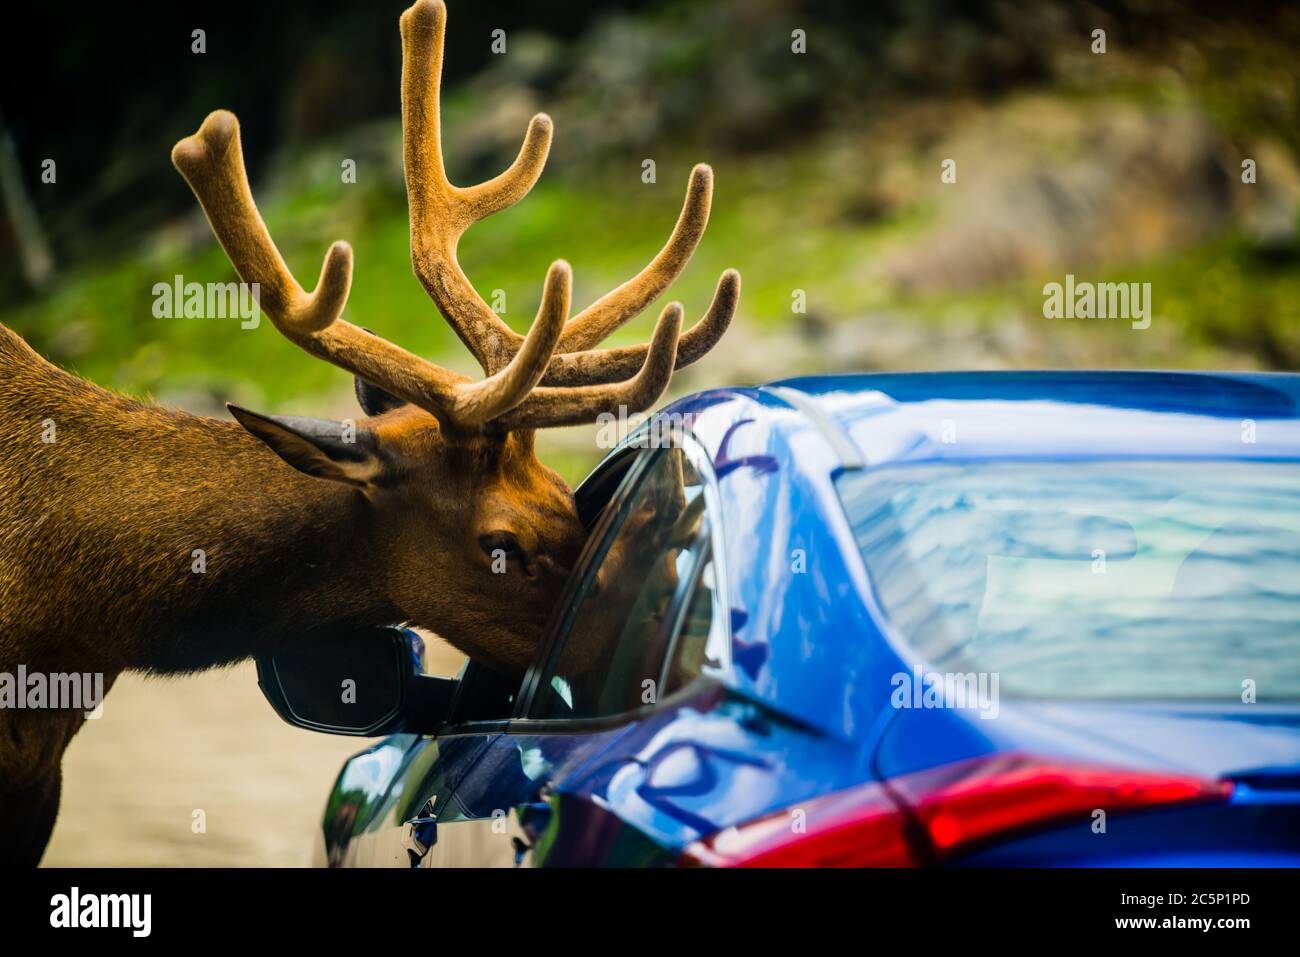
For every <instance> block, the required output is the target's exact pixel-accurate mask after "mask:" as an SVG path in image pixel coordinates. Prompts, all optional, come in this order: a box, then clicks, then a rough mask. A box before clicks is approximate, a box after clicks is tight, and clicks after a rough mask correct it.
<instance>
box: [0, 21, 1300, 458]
mask: <svg viewBox="0 0 1300 957" xmlns="http://www.w3.org/2000/svg"><path fill="white" fill-rule="evenodd" d="M179 6H180V5H170V6H165V7H160V8H159V9H158V10H157V11H148V10H147V9H146V7H145V6H138V5H132V8H131V11H130V20H129V21H128V20H125V19H124V11H123V8H121V7H118V6H114V5H108V4H100V5H89V4H87V5H86V6H85V7H84V8H82V9H79V10H76V11H75V13H71V12H69V11H70V9H71V8H69V7H68V6H67V5H47V6H46V8H45V9H43V10H35V11H29V12H28V14H27V15H28V16H30V17H32V18H33V19H32V20H31V21H30V22H29V23H28V24H24V25H22V26H21V27H19V26H17V25H15V26H14V28H13V29H10V30H9V31H8V32H7V33H6V34H5V36H4V37H3V39H2V40H0V71H3V85H2V86H0V137H3V138H4V140H5V142H6V143H7V147H6V151H5V155H6V156H8V157H9V160H10V163H9V165H10V167H11V175H10V177H9V179H10V185H9V187H8V188H7V190H6V192H5V195H4V197H3V200H4V210H5V215H4V216H3V217H0V322H3V323H4V324H6V325H8V326H10V327H11V328H13V329H15V330H16V331H17V332H19V333H20V334H21V335H23V336H24V337H26V338H27V340H28V341H29V342H30V343H31V344H32V345H33V346H34V347H35V348H37V349H38V350H40V351H41V352H42V353H43V354H45V355H46V356H48V357H49V358H51V359H52V360H53V361H55V362H57V363H60V364H62V365H64V366H65V367H69V368H72V369H74V370H76V371H77V372H79V373H81V374H83V375H85V376H87V377H88V378H90V379H93V380H94V381H96V382H98V383H100V384H102V385H105V386H108V387H111V388H115V389H120V390H125V391H129V392H132V393H135V394H139V395H145V394H148V395H152V396H154V397H155V398H156V399H158V400H160V401H164V402H170V403H175V404H178V405H182V406H185V407H187V408H191V409H193V410H195V411H200V412H207V413H212V414H224V412H223V411H222V405H221V404H222V402H224V401H225V400H227V399H229V400H232V401H237V402H240V403H242V404H249V405H252V406H254V407H258V408H263V409H267V410H279V411H292V412H296V413H300V414H333V415H340V416H342V415H352V414H355V412H354V407H353V405H352V403H351V400H350V397H349V391H350V384H349V382H348V380H347V377H346V376H345V375H344V374H343V373H342V372H339V371H338V370H335V369H333V368H331V367H329V366H326V365H325V364H323V363H320V362H318V361H315V360H312V359H310V358H308V357H307V356H306V355H305V354H302V353H300V352H299V351H298V350H296V349H295V348H294V347H293V346H291V345H289V344H288V343H287V342H286V341H284V340H282V339H281V338H280V337H279V336H278V335H277V334H276V332H275V331H274V329H273V328H272V327H271V326H270V324H269V323H267V322H263V323H262V324H261V326H260V327H259V328H257V329H256V330H251V331H248V330H242V329H240V328H239V323H238V321H237V320H219V319H156V318H154V316H153V312H152V306H153V293H152V289H153V286H154V284H155V283H157V282H169V281H171V280H172V277H174V276H175V275H177V274H180V275H183V276H184V277H185V279H186V281H197V282H225V281H229V280H231V279H233V278H234V272H233V270H232V269H231V267H230V266H229V264H228V263H227V261H226V260H225V257H224V255H223V254H222V252H221V250H220V248H219V247H218V246H217V245H216V242H215V241H214V239H213V238H212V235H211V233H210V231H209V230H208V228H207V225H206V223H205V222H204V220H203V218H202V216H201V213H200V212H199V211H198V208H197V204H196V203H195V202H194V200H193V198H192V196H191V194H190V193H189V190H188V188H187V187H186V185H185V183H184V181H183V180H182V179H181V178H180V176H179V175H178V174H177V173H176V172H175V171H174V170H173V169H172V167H171V165H170V161H169V153H170V149H171V146H172V144H173V143H174V142H175V141H176V140H178V139H179V138H181V137H182V136H184V135H186V134H188V133H190V132H192V131H193V130H194V129H195V128H197V126H198V124H199V122H200V121H201V120H202V118H203V116H204V115H205V114H206V113H207V112H208V111H209V110H211V109H213V108H216V107H218V106H223V107H227V108H230V109H233V110H234V111H235V112H236V113H237V114H238V115H239V117H240V120H241V122H242V125H243V131H244V134H243V138H244V146H245V151H246V154H247V157H248V164H249V169H250V176H251V178H252V181H253V189H254V193H255V195H256V196H257V197H258V200H259V204H260V206H261V208H262V210H263V213H264V215H265V217H266V219H267V220H268V223H269V225H270V228H271V232H272V234H273V235H274V236H275V237H276V240H277V242H278V243H279V245H280V248H281V250H282V251H283V252H284V254H285V257H286V258H287V260H288V261H289V264H290V266H291V267H292V268H293V270H294V272H295V274H296V275H297V276H298V277H299V279H300V281H302V282H303V283H305V284H310V283H312V282H314V281H315V278H316V276H317V274H318V270H319V267H320V259H321V256H322V255H323V254H324V251H325V249H326V248H327V246H328V244H329V243H330V242H331V241H332V240H334V239H336V238H346V239H348V240H349V241H350V242H351V243H352V245H353V247H354V248H355V250H356V275H355V279H354V283H353V292H352V297H351V300H350V303H349V306H348V310H347V313H346V315H347V316H348V318H350V319H352V320H353V321H354V322H357V323H359V324H363V325H366V326H369V327H371V328H373V329H375V330H376V331H377V332H380V333H381V334H383V335H386V336H388V337H389V338H392V339H394V340H395V341H397V342H399V343H401V344H402V345H404V346H406V347H408V348H411V349H414V350H416V351H419V352H421V353H423V354H425V355H428V356H430V357H432V358H435V359H436V360H437V361H440V362H442V363H443V364H446V365H449V366H452V367H454V368H457V369H460V370H462V371H465V372H471V371H473V369H472V362H471V360H470V359H469V357H468V356H467V355H466V354H465V353H464V350H463V349H462V348H461V347H460V346H459V344H458V342H457V341H456V340H455V338H454V336H453V335H452V333H451V332H450V331H449V330H448V329H447V328H446V326H445V325H444V324H443V323H442V321H441V319H440V318H439V317H438V315H437V312H436V310H435V309H434V307H433V306H432V304H431V303H430V302H429V300H428V299H427V298H426V296H425V294H424V292H423V290H422V289H421V287H420V286H419V284H418V282H416V280H415V279H414V277H413V276H412V274H411V268H410V259H409V251H408V225H407V219H406V200H405V192H404V184H403V180H402V167H401V149H400V147H401V129H400V123H399V120H398V117H397V109H398V78H399V74H400V65H401V64H400V47H399V42H398V32H397V17H398V15H399V13H400V12H401V9H402V7H403V6H404V4H403V3H401V2H368V3H356V2H354V3H342V2H331V0H318V2H315V3H311V4H306V3H304V4H292V5H291V4H284V3H277V4H267V3H259V4H245V3H237V2H228V3H222V4H215V3H196V4H187V5H185V7H184V9H178V7H179ZM75 7H76V5H75V4H74V5H73V8H75ZM449 7H450V17H449V23H448V49H447V64H446V78H445V87H444V133H445V143H446V147H447V154H448V165H449V169H450V171H451V175H452V178H453V180H454V181H457V182H460V183H468V182H471V181H476V180H480V179H484V178H487V177H489V176H492V175H494V174H495V173H496V172H497V171H498V170H499V169H500V168H502V167H503V166H504V165H505V164H506V163H508V162H509V161H510V159H511V158H512V157H513V155H514V152H515V150H516V149H517V148H518V143H519V138H520V137H521V136H522V133H523V130H524V127H525V125H526V123H527V120H528V117H529V116H531V114H532V113H534V112H536V111H537V110H541V109H545V110H546V111H547V112H549V113H550V114H551V115H552V117H553V118H554V119H555V125H556V135H555V141H554V145H553V148H552V152H551V158H550V161H549V163H548V167H547V171H546V173H545V175H544V176H543V178H542V181H541V183H539V185H538V186H537V187H536V189H534V191H533V193H532V194H531V195H530V196H529V197H528V198H527V199H526V200H524V201H523V202H522V203H521V204H519V205H518V206H516V207H514V208H513V209H511V210H509V211H506V212H504V213H502V214H499V215H497V216H494V217H492V218H491V219H490V220H488V221H486V222H484V223H482V224H480V225H479V226H477V227H475V228H473V229H472V230H471V231H470V232H469V233H468V234H467V235H466V237H465V239H464V241H463V242H462V245H461V256H460V258H461V263H462V265H463V266H464V268H465V270H466V272H467V274H468V275H469V276H470V277H471V279H472V280H473V281H474V282H475V284H476V285H477V287H478V289H479V291H480V293H481V294H483V295H484V297H485V298H486V299H488V300H489V301H491V299H492V296H493V294H494V291H495V290H502V291H503V292H504V296H505V303H506V313H505V317H506V319H507V321H509V322H510V323H511V324H512V325H513V326H514V327H515V328H516V329H518V330H521V331H522V330H524V329H525V328H526V326H527V323H528V321H529V319H530V318H531V317H532V315H533V312H534V310H535V309H536V306H537V302H538V298H539V296H540V289H541V280H542V277H543V275H544V273H545V270H546V266H547V264H548V263H549V262H550V261H551V260H553V259H555V258H558V257H564V258H566V259H568V260H569V261H570V262H571V263H572V264H573V266H574V270H575V281H576V295H575V307H581V306H583V305H585V304H586V303H587V302H590V301H591V300H592V299H594V298H595V297H597V296H598V295H600V294H601V293H603V292H604V291H605V290H606V289H608V288H611V287H612V286H614V285H617V284H618V283H620V282H621V281H623V280H624V279H625V278H627V277H628V276H630V275H632V274H633V273H634V272H636V271H637V270H638V269H639V268H641V266H642V265H643V264H644V263H645V262H646V261H647V260H648V258H649V257H650V256H652V255H653V254H654V252H655V251H656V250H657V248H658V247H659V245H660V244H661V243H662V242H663V241H664V239H666V237H667V235H668V233H669V231H670V229H671V227H672V224H673V221H674V219H675V217H676V214H677V211H678V209H679V208H680V203H681V198H682V192H683V189H684V186H685V183H686V178H687V174H688V172H689V170H690V167H691V165H692V164H693V163H695V162H698V161H706V162H709V163H711V164H712V165H713V167H714V170H715V173H716V178H717V182H716V191H715V200H714V212H713V216H712V219H711V222H710V224H709V230H708V233H707V234H706V236H705V239H704V241H703V243H702V245H701V247H700V249H699V251H698V252H697V253H696V255H695V258H694V260H693V261H692V264H691V266H690V267H689V269H688V270H687V272H686V274H685V276H684V277H683V278H682V279H681V280H680V281H679V282H678V284H677V285H676V286H675V287H674V288H673V289H672V290H671V291H670V293H669V296H671V297H672V298H673V299H680V300H681V301H683V302H684V303H685V305H686V310H687V318H688V322H689V321H693V320H694V318H695V317H697V316H698V315H699V314H700V313H701V312H702V311H703V310H704V308H705V307H706V306H707V304H708V300H709V297H710V295H711V293H712V289H713V285H714V283H715V282H716V280H717V276H718V274H719V273H720V272H721V270H722V269H724V268H725V267H727V266H735V267H737V268H739V269H740V271H741V273H742V276H743V277H744V289H743V294H742V299H741V307H740V312H739V316H738V318H737V321H736V324H735V325H734V326H733V329H732V330H731V332H729V333H728V336H727V338H726V339H724V340H723V342H722V344H721V345H720V346H719V347H718V348H717V349H716V350H715V352H714V353H713V354H712V355H710V357H708V358H707V359H706V360H704V361H702V362H701V363H699V364H698V365H697V366H695V367H692V368H691V369H689V370H686V372H685V373H683V374H680V375H679V376H678V378H677V380H676V381H675V382H674V391H675V392H682V391H687V390H691V389H698V388H702V387H705V386H708V385H721V384H730V383H741V382H753V381H760V380H767V379H772V378H777V377H781V376H786V375H793V374H799V373H804V372H822V371H841V370H850V369H852V370H861V369H886V368H887V369H902V368H921V369H934V368H980V369H982V368H1006V367H1034V366H1056V367H1189V368H1262V369H1295V368H1297V367H1298V366H1300V306H1298V305H1297V304H1298V303H1300V270H1298V269H1297V266H1298V265H1300V253H1298V251H1297V249H1298V247H1297V223H1298V221H1300V216H1298V213H1297V210H1298V208H1300V123H1298V122H1297V120H1300V57H1297V56H1296V51H1297V50H1298V49H1300V8H1297V6H1296V5H1295V4H1294V3H1283V4H1276V5H1273V4H1256V3H1251V2H1240V3H1234V4H1232V5H1223V4H1217V3H1191V4H1173V3H1167V2H1161V0H1116V2H1098V3H1067V2H1061V0H1049V2H1045V3H1039V4H1034V5H1028V6H1027V7H1026V5H1021V4H1016V3H1010V2H999V0H982V2H960V0H921V2H908V0H885V2H881V3H876V4H870V5H867V4H863V3H861V2H859V0H823V2H814V0H722V2H710V3H702V2H691V0H641V2H625V3H590V2H588V3H584V2H573V3H565V4H563V5H542V4H536V3H524V2H497V3H483V2H475V3H470V2H467V0H460V2H458V0H450V2H449ZM72 16H76V17H79V18H81V20H80V22H79V24H78V28H77V29H76V30H69V29H66V24H67V21H68V19H69V17H72ZM196 28H202V29H203V30H205V31H206V44H207V52H206V53H204V54H202V55H197V54H194V53H192V52H191V43H192V40H191V31H192V30H194V29H196ZM497 29H500V30H504V31H505V32H506V52H505V53H504V54H494V53H493V52H492V50H491V43H492V31H494V30H497ZM1096 29H1102V30H1105V31H1106V52H1105V53H1104V54H1096V53H1093V52H1092V45H1093V36H1092V33H1093V31H1094V30H1096ZM795 30H802V31H804V33H805V35H806V44H807V46H806V52H805V53H802V54H798V53H794V52H792V49H791V44H792V31H795ZM1247 158H1250V159H1253V160H1255V162H1256V164H1257V169H1258V181H1257V182H1256V183H1255V184H1252V185H1246V184H1243V183H1242V182H1241V164H1242V161H1243V160H1244V159H1247ZM45 159H54V160H55V162H56V171H57V180H56V182H55V183H53V184H50V183H43V182H42V181H41V171H42V165H41V164H42V162H43V161H44V160H45ZM345 159H351V160H355V162H356V170H357V173H356V182H355V183H344V182H343V181H342V176H341V164H342V163H343V161H344V160H345ZM646 159H653V160H654V161H655V164H656V173H657V175H656V182H654V183H652V184H647V183H643V182H642V177H641V174H642V164H643V161H644V160H646ZM946 159H952V160H954V161H955V163H956V174H957V181H956V183H954V184H944V183H942V182H941V181H940V172H941V163H942V162H943V161H944V160H946ZM15 179H16V180H17V181H19V182H21V189H20V190H15V187H14V185H13V181H14V180H15ZM17 192H21V193H22V194H23V195H24V196H25V197H26V200H27V202H28V204H29V205H30V208H31V212H32V216H31V217H30V219H31V221H32V224H34V226H35V229H36V230H37V232H38V234H39V235H43V236H44V238H45V241H46V244H47V246H48V248H49V250H50V257H49V262H50V265H51V268H50V270H49V272H48V274H41V270H39V269H37V270H35V271H34V270H33V269H32V267H31V263H30V260H31V256H30V255H27V256H24V255H21V254H20V253H21V252H22V250H21V248H20V237H22V236H23V235H24V233H25V231H26V230H27V228H28V227H25V226H24V225H23V223H22V219H23V217H22V216H21V214H20V213H18V212H17V211H16V208H17V206H18V205H20V203H21V201H20V200H18V199H16V195H17ZM29 225H31V224H29ZM24 242H25V240H24ZM1067 272H1070V273H1074V274H1075V275H1076V277H1077V278H1078V279H1080V280H1092V281H1097V282H1104V281H1134V282H1150V283H1151V284H1152V299H1153V310H1152V312H1153V314H1152V322H1151V326H1150V328H1149V329H1146V330H1140V331H1139V330H1133V329H1131V328H1130V326H1129V324H1128V323H1127V322H1126V321H1123V320H1103V319H1077V320H1067V319H1046V318H1044V317H1043V312H1042V306H1043V293H1042V287H1043V284H1044V283H1045V282H1052V281H1056V282H1060V281H1063V279H1064V275H1065V273H1067ZM798 290H802V291H803V292H804V294H805V296H806V310H805V311H802V312H801V311H797V310H796V309H795V308H794V303H795V300H796V291H798ZM656 314H657V308H652V309H650V310H647V315H646V316H645V317H643V318H642V319H640V320H634V321H633V322H632V323H630V324H629V326H628V327H626V328H625V329H624V330H622V331H621V332H620V333H619V334H617V336H616V338H615V339H614V340H612V341H613V342H614V343H616V344H617V343H625V342H632V341H637V340H641V339H644V338H645V337H647V336H648V334H649V330H650V327H651V325H652V322H653V317H654V315H656ZM593 436H594V430H593V429H579V430H566V431H565V432H561V433H559V434H557V435H554V436H550V437H548V440H547V441H548V449H549V454H550V457H551V459H552V461H554V462H556V463H557V464H558V466H559V467H560V468H561V470H562V471H563V472H564V473H565V474H566V476H567V477H569V478H570V479H576V478H578V477H580V476H581V474H582V473H583V472H584V470H585V469H586V468H587V467H588V466H589V465H590V464H591V462H592V461H594V459H595V458H596V457H597V456H598V455H599V454H600V450H599V449H597V448H595V446H594V443H593Z"/></svg>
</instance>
